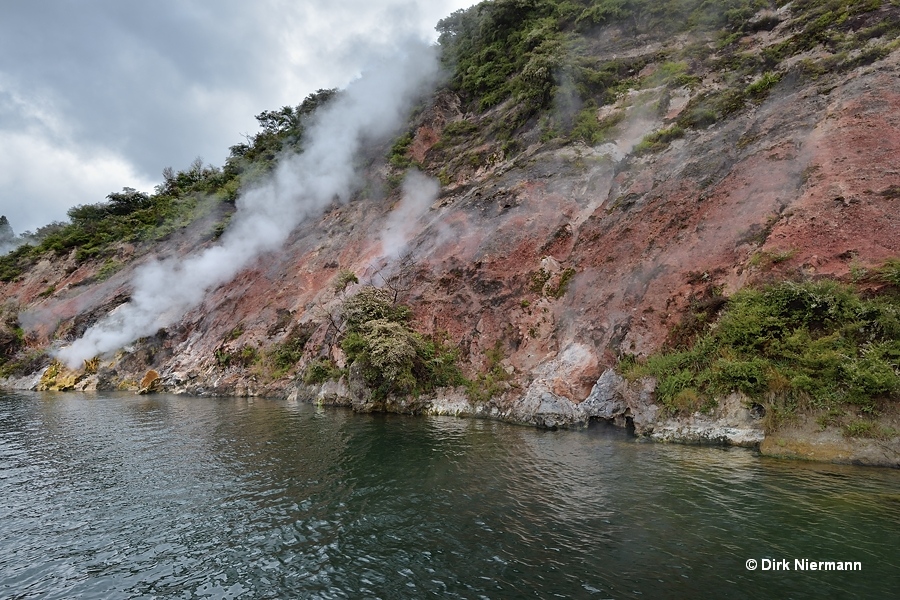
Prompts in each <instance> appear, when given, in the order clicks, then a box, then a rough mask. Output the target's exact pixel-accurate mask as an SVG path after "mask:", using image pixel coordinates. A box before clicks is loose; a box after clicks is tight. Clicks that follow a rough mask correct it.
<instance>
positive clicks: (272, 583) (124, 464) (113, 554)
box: [0, 394, 900, 599]
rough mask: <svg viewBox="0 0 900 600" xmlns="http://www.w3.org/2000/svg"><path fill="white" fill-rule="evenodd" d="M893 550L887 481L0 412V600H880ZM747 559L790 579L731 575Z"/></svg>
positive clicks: (153, 409) (162, 403)
mask: <svg viewBox="0 0 900 600" xmlns="http://www.w3.org/2000/svg"><path fill="white" fill-rule="evenodd" d="M898 542H900V472H897V471H893V470H886V469H871V468H862V467H841V466H833V465H821V464H808V463H802V462H788V461H778V460H772V459H765V458H760V457H759V456H757V455H756V454H754V453H753V452H752V451H749V450H743V449H731V450H723V449H715V448H697V447H687V446H673V445H658V444H648V443H641V442H639V441H636V440H634V439H631V438H628V437H627V436H624V435H622V434H621V433H620V432H617V431H611V430H608V429H605V428H596V429H590V430H588V431H583V432H566V431H561V432H548V431H538V430H535V429H531V428H525V427H516V426H512V425H508V424H503V423H497V422H492V421H481V420H465V419H455V418H436V417H435V418H433V417H415V418H411V417H402V416H396V415H387V416H385V415H374V416H373V415H356V414H353V413H351V412H347V411H343V410H337V409H335V410H331V409H329V410H323V409H321V408H319V409H317V408H316V407H313V406H309V405H303V404H300V405H298V404H292V403H288V402H284V401H269V400H259V399H256V400H247V399H198V398H187V397H178V396H168V395H160V396H132V395H117V394H98V395H80V394H4V395H0V597H3V598H41V599H50V598H67V599H68V598H76V597H80V598H185V599H188V598H248V599H249V598H426V597H442V598H443V597H447V598H554V597H558V598H704V597H717V598H823V597H826V598H827V597H832V598H891V597H897V590H900V549H898ZM763 558H769V559H777V560H782V559H788V561H789V564H790V567H791V570H790V571H777V572H776V571H771V570H769V571H762V570H760V569H759V568H757V570H755V571H749V570H747V568H746V561H747V560H748V559H756V560H758V561H761V560H762V559H763ZM797 558H800V559H802V558H808V559H811V560H829V561H834V560H840V561H859V562H860V563H861V565H862V571H859V572H810V571H806V572H798V571H796V570H794V559H797ZM760 564H762V563H760Z"/></svg>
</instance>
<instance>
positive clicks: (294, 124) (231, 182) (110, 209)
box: [0, 90, 336, 281]
mask: <svg viewBox="0 0 900 600" xmlns="http://www.w3.org/2000/svg"><path fill="white" fill-rule="evenodd" d="M335 93H336V92H335V91H334V90H319V91H318V92H316V93H314V94H310V95H309V96H308V97H307V98H306V99H305V100H304V101H303V102H302V103H301V104H300V105H299V106H297V107H296V108H291V107H284V108H282V109H280V110H278V111H265V112H263V113H260V114H259V115H257V117H256V118H257V120H258V121H259V124H260V127H261V131H260V132H259V133H258V134H256V135H255V136H253V137H252V138H249V139H248V142H249V143H247V144H239V145H237V146H233V147H232V148H231V155H230V157H229V158H228V160H227V162H226V165H225V168H224V169H219V168H216V167H213V166H210V165H204V164H203V161H202V160H201V159H199V158H198V159H196V160H195V161H194V162H193V163H192V164H191V165H190V167H188V168H187V169H185V170H182V171H177V172H176V171H175V170H173V169H172V168H166V169H165V170H164V171H163V182H162V183H161V184H160V185H158V186H156V188H155V190H154V193H153V194H147V193H145V192H140V191H137V190H135V189H133V188H128V187H126V188H123V189H122V191H121V192H112V193H111V194H109V195H108V196H107V197H106V201H104V202H98V203H95V204H82V205H79V206H75V207H73V208H71V209H69V211H68V216H69V222H68V223H52V224H50V225H48V226H46V227H43V228H41V229H39V230H38V231H37V232H36V233H35V234H27V235H26V234H23V238H24V239H26V240H28V241H31V242H32V243H31V244H30V245H22V246H19V247H18V248H17V249H16V250H14V251H12V252H10V253H8V254H6V255H4V256H2V257H0V281H12V280H14V279H15V278H17V277H19V276H20V275H21V274H22V273H23V272H24V271H25V270H27V269H28V268H30V267H31V266H32V265H33V264H34V263H35V262H36V261H37V260H38V258H39V257H40V256H42V255H45V254H48V253H52V254H55V255H57V256H61V255H66V254H69V253H70V252H72V251H74V252H75V258H76V260H77V261H79V262H81V261H85V260H89V259H94V258H110V257H111V256H112V255H113V254H114V252H115V245H116V244H117V243H120V242H130V243H140V242H153V241H157V240H161V239H165V238H166V237H167V236H169V235H171V234H172V233H173V232H175V231H177V230H179V229H182V228H185V227H187V226H189V225H190V224H191V223H193V222H195V221H197V220H198V219H200V218H202V217H205V216H207V215H210V214H220V213H224V214H223V216H222V217H221V218H220V220H219V223H218V224H217V226H216V228H215V229H213V230H212V231H211V232H210V234H209V235H211V236H215V237H218V235H221V233H222V230H223V229H224V226H225V224H227V219H228V217H229V216H230V213H231V212H233V210H234V202H235V200H236V198H237V194H238V191H239V189H240V188H241V186H242V185H244V184H245V183H247V182H248V181H251V182H252V181H253V180H254V179H255V178H258V177H260V176H261V175H263V174H265V173H266V172H267V171H268V170H269V169H270V168H271V166H272V165H273V164H274V160H275V158H276V156H277V155H278V154H279V153H281V152H282V151H283V150H284V149H286V148H294V149H297V148H299V147H300V144H301V141H302V134H303V130H304V127H305V126H306V124H307V122H308V119H309V116H310V115H311V114H312V113H313V112H314V111H315V110H316V109H317V108H318V107H320V106H322V105H323V104H325V103H327V102H328V101H330V100H331V98H332V97H333V96H334V95H335ZM112 264H113V263H110V262H109V261H107V263H106V265H105V266H104V269H106V271H105V272H103V273H102V275H101V278H102V277H104V276H109V275H110V274H112V271H111V270H109V269H111V268H112Z"/></svg>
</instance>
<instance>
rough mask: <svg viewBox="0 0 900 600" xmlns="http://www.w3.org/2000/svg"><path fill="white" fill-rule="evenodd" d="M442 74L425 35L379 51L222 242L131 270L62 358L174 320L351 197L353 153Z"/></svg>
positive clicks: (255, 192)
mask: <svg viewBox="0 0 900 600" xmlns="http://www.w3.org/2000/svg"><path fill="white" fill-rule="evenodd" d="M437 74H438V62H437V57H436V54H435V50H434V49H433V48H432V47H430V46H428V45H427V44H425V43H424V42H422V41H419V40H410V41H408V42H407V43H405V44H402V45H401V47H399V48H398V49H397V50H395V51H393V52H391V53H390V54H387V53H385V54H383V55H381V56H379V57H375V60H373V66H372V67H371V68H370V69H367V70H365V71H364V72H363V74H362V75H361V76H360V77H359V78H358V79H356V80H355V81H353V82H352V83H350V84H349V85H348V86H347V88H346V89H345V90H344V91H343V92H342V93H341V94H339V95H338V96H337V97H336V99H335V100H334V102H332V103H331V104H329V105H328V106H326V107H325V108H324V109H322V110H321V111H320V114H319V115H317V119H316V121H315V123H314V124H312V125H311V126H310V127H309V128H308V129H307V130H306V132H305V134H304V137H305V139H306V147H305V149H304V151H303V153H302V154H297V155H292V156H288V157H285V158H283V159H282V160H281V161H280V162H279V164H278V166H277V168H276V169H275V172H274V174H273V175H272V177H271V179H270V180H268V181H267V182H265V183H264V184H262V185H259V186H257V187H255V188H252V189H249V190H247V191H246V192H244V193H243V194H242V195H241V197H240V198H239V199H238V202H237V211H236V212H235V214H234V216H233V217H232V220H231V225H230V226H229V228H228V230H226V232H225V233H224V234H223V235H222V238H221V241H220V243H219V244H218V245H216V246H214V247H211V248H208V249H206V250H204V251H203V252H200V253H199V254H197V255H194V256H189V257H187V258H185V259H181V260H179V259H173V260H167V261H161V262H160V261H154V262H152V263H150V264H148V265H145V266H144V267H142V268H141V269H140V270H139V271H138V272H137V273H136V274H135V277H134V281H133V287H134V290H133V292H132V295H131V301H130V302H129V303H127V304H124V305H122V306H120V307H119V308H118V309H116V310H115V311H113V312H112V313H110V314H109V315H107V316H106V317H105V318H104V319H103V320H101V321H100V322H98V323H97V324H96V325H94V326H93V327H91V328H90V329H89V330H88V331H87V332H85V334H84V336H83V337H82V338H81V339H79V340H76V341H75V342H74V343H73V344H72V345H71V346H68V347H66V348H62V349H60V350H59V351H58V352H57V357H58V358H59V359H61V360H62V361H64V362H65V363H66V364H67V365H68V366H69V367H70V368H77V367H79V366H81V364H82V362H83V361H84V360H87V359H89V358H91V357H93V356H96V355H98V354H104V353H106V352H109V351H112V350H115V349H117V348H121V347H122V346H124V345H126V344H128V343H130V342H133V341H134V340H136V339H138V338H140V337H144V336H147V335H150V334H153V333H155V332H156V331H157V330H158V329H159V328H161V327H166V326H168V325H171V324H172V323H175V322H177V321H178V320H179V319H180V318H181V317H182V316H183V315H184V314H185V313H186V312H187V311H188V310H190V309H192V308H194V307H196V306H197V305H199V304H200V303H201V302H202V301H203V298H204V297H205V295H206V293H207V292H208V291H210V290H211V289H213V288H215V287H217V286H219V285H222V284H223V283H226V282H228V281H230V280H231V279H232V278H233V277H234V276H235V275H236V274H237V273H238V272H239V271H240V270H241V269H243V268H244V267H246V266H247V265H249V264H250V263H251V262H252V261H254V260H255V259H256V258H257V257H258V256H260V255H261V254H263V253H265V252H269V251H272V250H275V249H277V248H279V247H280V246H281V245H282V244H284V242H285V240H286V239H287V237H288V235H289V234H290V233H291V231H292V230H293V229H294V228H295V227H297V225H299V224H300V222H302V221H303V220H304V219H306V218H308V217H311V216H314V215H317V214H320V213H321V212H322V211H323V210H324V209H325V208H327V207H328V206H329V205H330V204H331V203H332V202H334V201H335V199H340V200H343V201H346V200H348V199H349V197H350V195H351V193H352V192H353V189H354V186H355V184H356V181H357V175H356V171H355V168H354V158H355V157H356V155H357V153H358V151H359V150H360V147H361V145H362V144H363V142H365V141H366V140H373V139H379V138H382V139H383V138H385V137H387V136H388V135H389V134H391V133H392V132H393V131H395V130H396V129H397V128H398V127H399V126H400V125H401V124H402V123H403V121H404V120H405V119H406V117H407V116H408V113H409V110H410V108H411V105H412V102H413V101H414V100H415V99H416V98H417V97H419V95H420V94H421V93H422V92H423V91H424V90H426V89H429V88H430V87H431V86H433V85H434V83H435V81H436V79H437Z"/></svg>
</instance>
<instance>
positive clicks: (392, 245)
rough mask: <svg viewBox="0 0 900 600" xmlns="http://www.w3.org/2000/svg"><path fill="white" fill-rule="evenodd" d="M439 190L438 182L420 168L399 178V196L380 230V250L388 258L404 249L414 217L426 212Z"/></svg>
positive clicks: (390, 259) (410, 233)
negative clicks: (401, 178)
mask: <svg viewBox="0 0 900 600" xmlns="http://www.w3.org/2000/svg"><path fill="white" fill-rule="evenodd" d="M440 191H441V186H440V183H438V181H437V180H436V179H434V178H433V177H429V176H428V175H425V174H424V173H422V172H421V171H417V170H414V169H413V170H410V171H409V172H407V174H406V177H405V178H404V179H403V197H402V198H401V199H400V202H398V203H397V206H395V207H394V210H393V211H391V214H390V215H389V216H388V219H387V222H386V223H385V226H384V231H383V232H382V234H381V252H382V256H383V258H385V259H387V260H388V261H392V260H395V259H397V258H399V257H400V256H401V255H402V254H403V253H404V252H405V251H406V245H407V243H408V242H409V238H410V237H412V233H413V232H414V231H415V228H416V227H417V221H418V220H419V219H420V218H421V217H422V215H424V214H425V213H426V212H428V209H429V208H431V204H432V203H433V202H434V201H435V200H437V197H438V194H439V193H440Z"/></svg>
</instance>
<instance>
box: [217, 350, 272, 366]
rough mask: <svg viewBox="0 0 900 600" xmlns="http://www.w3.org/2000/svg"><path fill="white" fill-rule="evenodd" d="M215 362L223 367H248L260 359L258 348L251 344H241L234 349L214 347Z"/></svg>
mask: <svg viewBox="0 0 900 600" xmlns="http://www.w3.org/2000/svg"><path fill="white" fill-rule="evenodd" d="M215 358H216V364H217V365H219V367H221V368H223V369H225V368H227V367H240V368H243V369H246V368H249V367H251V366H253V365H255V364H257V363H258V362H259V361H260V360H261V356H260V353H259V349H257V348H254V347H253V346H248V345H246V344H245V345H243V346H240V347H238V348H235V349H234V350H227V349H226V348H224V347H220V348H216V351H215Z"/></svg>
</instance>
